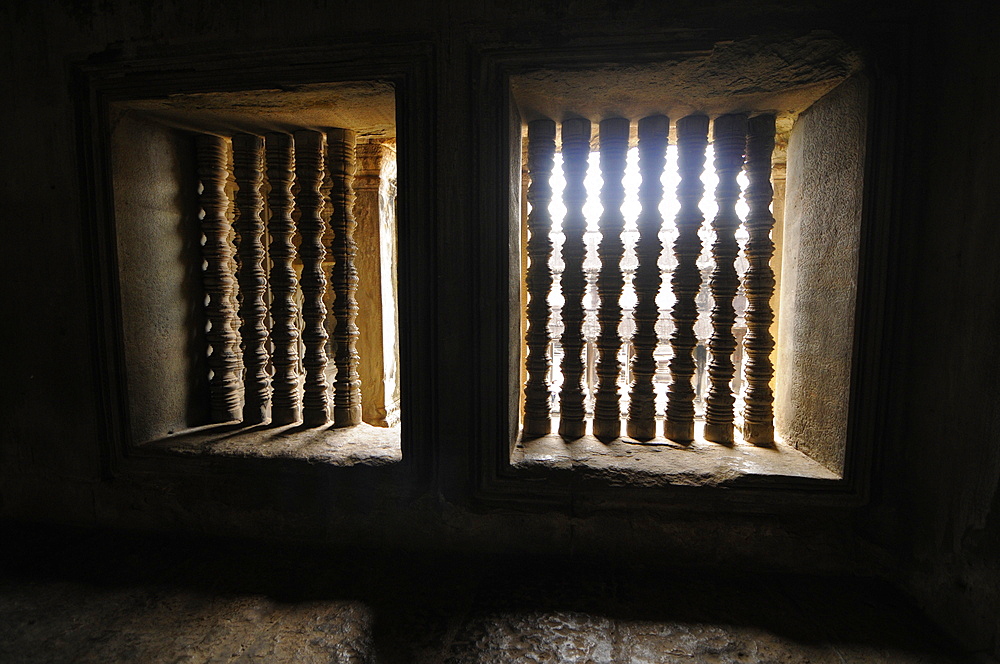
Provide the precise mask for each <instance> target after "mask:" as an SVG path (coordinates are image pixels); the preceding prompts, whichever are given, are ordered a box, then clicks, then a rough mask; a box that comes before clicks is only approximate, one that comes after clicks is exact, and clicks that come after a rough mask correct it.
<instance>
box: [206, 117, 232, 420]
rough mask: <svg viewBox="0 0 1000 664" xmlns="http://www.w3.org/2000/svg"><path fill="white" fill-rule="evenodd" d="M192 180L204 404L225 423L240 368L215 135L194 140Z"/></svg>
mask: <svg viewBox="0 0 1000 664" xmlns="http://www.w3.org/2000/svg"><path fill="white" fill-rule="evenodd" d="M195 143H196V150H197V156H198V178H199V179H200V181H201V196H200V199H199V203H200V205H201V229H202V233H204V235H205V243H204V245H202V258H203V259H204V261H205V271H204V276H203V278H204V284H205V295H206V296H207V302H206V304H205V316H206V318H207V319H208V324H209V325H208V331H207V332H206V333H205V338H206V341H207V342H208V351H209V355H208V368H209V371H210V372H211V376H210V377H209V383H208V387H209V404H210V417H211V419H212V421H213V422H231V421H233V420H238V419H240V415H241V413H240V394H239V387H240V378H239V373H240V367H239V358H238V356H237V349H238V348H239V336H238V335H237V333H236V326H237V322H236V309H235V308H234V307H233V292H234V291H235V290H236V279H235V277H234V275H233V247H232V244H231V243H230V240H229V235H230V232H231V230H232V226H231V224H230V222H229V204H230V201H229V196H228V194H227V193H226V187H227V185H228V183H229V182H230V177H231V175H230V172H229V168H228V159H229V155H228V147H227V145H226V140H225V139H223V138H220V137H218V136H210V135H200V136H198V137H197V139H196V141H195Z"/></svg>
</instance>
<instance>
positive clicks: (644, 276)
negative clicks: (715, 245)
mask: <svg viewBox="0 0 1000 664" xmlns="http://www.w3.org/2000/svg"><path fill="white" fill-rule="evenodd" d="M669 131H670V118H668V117H666V116H664V115H654V116H650V117H648V118H643V119H642V120H639V172H640V173H641V174H642V182H641V184H640V185H639V203H640V205H641V210H640V212H639V218H638V220H637V225H638V227H639V239H638V241H637V242H636V245H635V253H636V258H637V259H638V265H637V266H636V269H635V277H634V278H633V280H632V285H633V286H634V288H635V294H636V305H635V313H634V314H633V317H634V319H635V333H634V334H633V335H632V347H633V348H634V349H635V355H634V356H633V358H632V375H633V376H634V381H633V384H632V389H631V392H630V401H629V411H628V425H627V428H626V431H627V433H628V435H629V436H630V437H632V438H635V439H636V440H649V439H651V438H654V437H656V393H655V392H654V391H653V376H654V375H655V374H656V358H655V357H654V356H653V355H654V353H655V352H656V342H657V337H656V319H657V317H658V316H659V310H658V309H657V308H656V294H657V292H658V291H659V289H660V266H659V264H658V263H659V259H660V250H661V249H662V248H663V245H662V244H660V228H661V227H662V226H663V216H662V215H661V214H660V201H661V200H663V182H662V180H661V177H662V175H663V166H664V164H665V163H666V157H667V134H668V133H669Z"/></svg>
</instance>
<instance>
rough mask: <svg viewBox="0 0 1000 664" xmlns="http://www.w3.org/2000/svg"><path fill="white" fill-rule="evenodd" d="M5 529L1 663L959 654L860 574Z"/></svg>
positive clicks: (670, 661)
mask: <svg viewBox="0 0 1000 664" xmlns="http://www.w3.org/2000/svg"><path fill="white" fill-rule="evenodd" d="M6 532H7V533H8V535H10V537H8V538H7V539H5V540H4V541H3V545H2V547H0V661H3V662H9V663H15V662H18V663H28V662H63V661H72V662H233V663H237V662H241V663H242V662H336V663H338V664H361V663H369V662H371V663H376V662H378V663H382V664H397V663H398V664H403V663H404V662H405V663H407V664H441V663H444V662H446V663H448V664H472V663H477V664H492V663H497V664H500V663H507V662H536V663H541V662H552V663H554V664H556V663H558V664H619V663H622V664H624V663H629V664H645V663H653V662H656V663H659V664H674V663H676V664H682V663H683V664H690V663H691V662H699V663H700V662H705V663H709V662H711V663H713V664H764V663H765V662H767V663H769V664H777V663H787V664H792V663H793V662H794V663H796V664H804V663H807V662H808V663H811V664H842V663H843V662H854V663H858V664H867V663H872V664H876V663H877V664H917V663H921V664H931V663H936V664H957V662H959V661H965V660H962V659H961V658H958V659H956V658H954V657H951V656H949V655H948V654H947V649H948V648H949V645H948V644H947V643H945V642H943V641H940V640H939V638H938V637H937V636H936V634H935V633H934V632H933V630H931V629H929V628H928V627H927V626H926V625H925V624H924V623H922V622H921V621H920V620H919V619H918V618H917V617H916V615H915V614H914V613H912V612H911V610H910V609H909V608H907V607H906V605H905V604H903V603H901V602H900V599H899V597H898V596H896V595H894V594H893V593H892V592H890V591H889V590H888V588H887V586H885V585H884V584H881V583H878V582H874V581H871V580H867V579H853V578H821V577H808V576H782V575H767V574H757V575H753V576H731V577H727V576H719V575H715V574H710V573H706V572H703V571H702V572H699V571H694V570H679V569H670V568H668V567H664V566H649V567H647V566H641V565H636V564H634V563H628V562H627V561H621V562H620V563H618V564H615V565H614V566H613V567H610V568H609V567H608V565H607V564H606V562H605V563H604V564H601V561H586V560H576V559H557V558H531V559H524V560H521V561H520V562H521V564H519V565H510V564H509V561H506V562H505V561H503V560H501V559H500V558H497V557H493V556H485V557H480V558H476V559H473V558H456V557H451V558H446V559H441V558H428V557H425V556H420V555H416V554H409V555H395V556H387V555H379V556H374V555H370V554H368V553H366V554H364V555H358V552H356V551H355V552H340V553H337V554H335V553H330V552H323V551H317V550H311V551H310V550H303V549H290V548H287V547H279V546H276V545H260V544H257V545H254V546H253V547H248V546H246V543H245V542H234V541H224V540H218V539H211V540H207V539H194V540H191V539H188V540H174V541H168V540H165V539H163V538H143V537H138V536H131V535H124V534H118V535H113V534H111V533H107V532H105V533H96V534H95V533H65V532H59V531H39V530H38V529H33V530H27V529H24V528H12V527H10V526H8V527H7V528H6ZM498 570H503V571H502V572H501V573H499V574H498V573H497V571H498Z"/></svg>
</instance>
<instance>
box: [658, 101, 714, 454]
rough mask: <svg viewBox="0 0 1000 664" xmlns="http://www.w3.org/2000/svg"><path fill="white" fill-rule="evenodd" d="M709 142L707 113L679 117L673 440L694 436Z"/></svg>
mask: <svg viewBox="0 0 1000 664" xmlns="http://www.w3.org/2000/svg"><path fill="white" fill-rule="evenodd" d="M707 146H708V118H707V117H706V116H704V115H689V116H687V117H686V118H681V119H680V120H678V121H677V171H678V173H679V174H680V178H681V179H680V183H679V184H678V185H677V200H678V202H679V203H680V209H679V210H678V211H677V217H676V219H675V221H674V224H675V225H676V226H677V238H676V239H675V240H674V258H675V260H676V263H677V265H676V267H675V268H674V272H673V275H671V278H670V287H671V289H672V290H673V293H674V306H673V309H672V311H671V318H672V319H673V323H674V331H673V333H672V334H671V335H670V347H671V349H672V352H673V355H672V356H671V358H670V385H669V387H668V388H667V416H666V419H665V422H664V425H663V437H664V438H668V439H670V440H673V441H677V442H690V441H692V440H694V396H695V394H694V386H693V385H692V384H691V379H692V378H693V377H694V374H695V360H694V349H695V346H697V345H698V338H697V335H696V334H695V331H694V325H695V322H696V321H697V320H698V304H697V297H698V291H699V290H700V289H701V270H699V268H698V257H699V256H700V255H701V237H700V236H699V234H698V231H699V230H700V229H701V226H702V224H703V223H704V222H705V217H704V215H702V212H701V207H700V204H701V199H702V196H703V195H704V193H705V185H704V184H702V181H701V175H702V172H703V171H704V170H705V148H706V147H707Z"/></svg>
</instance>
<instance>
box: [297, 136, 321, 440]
mask: <svg viewBox="0 0 1000 664" xmlns="http://www.w3.org/2000/svg"><path fill="white" fill-rule="evenodd" d="M324 143H325V141H324V137H323V134H321V133H319V132H315V131H297V132H295V177H296V180H297V181H298V184H299V195H298V204H299V211H300V216H299V234H300V235H301V237H302V242H301V244H300V245H299V255H300V257H301V259H302V320H303V324H304V325H303V330H302V341H303V343H304V344H305V354H304V356H303V358H302V366H303V367H304V368H305V374H306V375H305V385H304V387H303V396H302V421H303V423H304V424H306V425H307V426H320V425H323V424H326V423H327V422H328V421H329V396H328V395H327V390H328V385H327V380H326V364H327V361H326V359H327V358H326V340H327V338H328V335H327V332H326V306H325V305H324V304H323V296H324V294H325V293H326V276H325V274H324V272H323V259H324V258H325V257H326V250H325V249H324V248H323V233H324V231H325V230H326V229H325V226H326V224H325V223H324V222H323V216H322V215H323V195H322V192H321V191H320V187H321V186H322V183H323V153H324V149H325V145H324Z"/></svg>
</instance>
